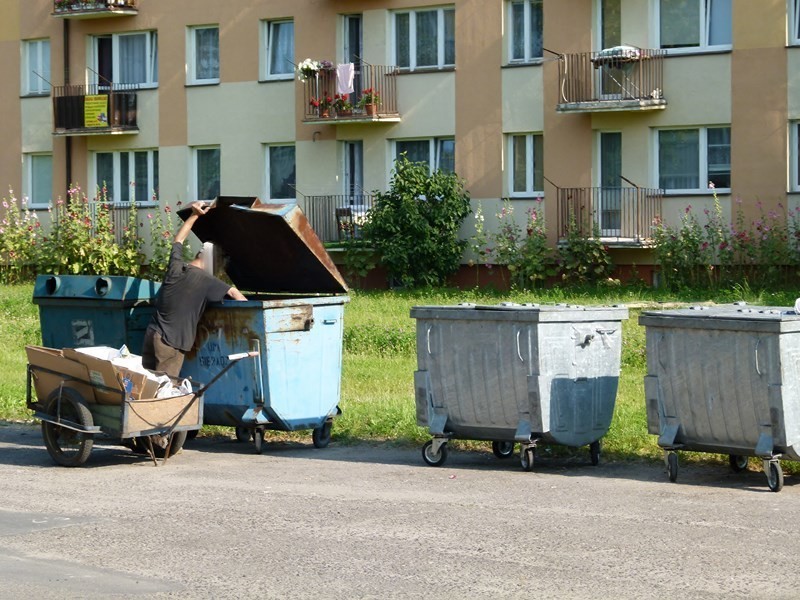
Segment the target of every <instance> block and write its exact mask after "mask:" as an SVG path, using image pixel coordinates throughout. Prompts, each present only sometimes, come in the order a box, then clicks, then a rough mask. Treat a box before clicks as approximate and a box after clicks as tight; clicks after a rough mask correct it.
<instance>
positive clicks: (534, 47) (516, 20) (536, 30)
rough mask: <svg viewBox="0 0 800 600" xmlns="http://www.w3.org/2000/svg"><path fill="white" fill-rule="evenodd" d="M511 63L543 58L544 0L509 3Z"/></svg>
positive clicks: (524, 0)
mask: <svg viewBox="0 0 800 600" xmlns="http://www.w3.org/2000/svg"><path fill="white" fill-rule="evenodd" d="M508 21H509V23H510V25H511V26H510V27H509V33H510V45H511V51H510V52H509V58H510V61H511V62H530V61H532V60H536V59H540V58H542V31H543V26H542V24H543V21H542V0H522V1H514V2H509V19H508Z"/></svg>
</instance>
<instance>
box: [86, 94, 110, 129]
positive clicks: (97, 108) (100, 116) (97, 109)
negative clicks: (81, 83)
mask: <svg viewBox="0 0 800 600" xmlns="http://www.w3.org/2000/svg"><path fill="white" fill-rule="evenodd" d="M83 126H84V127H108V95H106V94H98V95H95V96H85V97H84V101H83Z"/></svg>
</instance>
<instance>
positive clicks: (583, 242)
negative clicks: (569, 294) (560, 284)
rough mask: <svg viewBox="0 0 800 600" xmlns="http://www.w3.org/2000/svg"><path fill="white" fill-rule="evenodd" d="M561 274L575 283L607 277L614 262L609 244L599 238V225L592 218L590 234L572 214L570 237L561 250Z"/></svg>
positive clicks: (566, 279) (569, 226)
mask: <svg viewBox="0 0 800 600" xmlns="http://www.w3.org/2000/svg"><path fill="white" fill-rule="evenodd" d="M558 257H559V263H560V268H561V278H562V279H564V280H565V281H569V282H572V283H579V284H586V283H590V284H591V283H596V282H598V281H601V280H603V279H607V278H608V277H609V276H610V275H611V273H612V271H613V270H614V265H613V263H612V262H611V255H610V254H609V253H608V248H607V247H606V246H605V244H603V242H602V241H601V239H600V227H599V225H598V224H597V221H593V222H592V235H591V236H587V235H586V233H585V232H584V231H583V230H582V229H581V227H580V225H579V224H578V223H577V222H576V221H575V218H574V216H573V215H570V219H569V224H568V226H567V237H566V240H565V241H564V243H563V245H562V246H561V248H559V251H558Z"/></svg>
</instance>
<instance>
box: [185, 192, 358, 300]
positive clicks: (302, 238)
mask: <svg viewBox="0 0 800 600" xmlns="http://www.w3.org/2000/svg"><path fill="white" fill-rule="evenodd" d="M212 206H213V208H212V210H210V211H209V212H208V213H206V214H205V215H204V216H203V217H201V218H200V219H197V221H196V222H195V224H194V227H193V228H192V231H193V232H194V234H195V235H196V236H197V237H198V238H200V240H201V241H203V242H212V243H214V244H216V245H217V246H219V247H220V248H222V250H223V252H224V253H225V254H226V255H227V258H228V261H227V263H226V269H225V270H226V272H227V273H228V276H229V277H230V278H231V281H233V283H234V285H236V287H238V288H240V289H241V290H245V291H252V292H282V293H291V294H317V293H331V294H337V293H343V292H347V284H346V283H345V281H344V278H343V277H342V275H341V274H340V273H339V270H338V269H337V268H336V265H335V264H333V260H331V257H330V255H329V254H328V252H327V251H326V250H325V248H324V247H323V245H322V242H321V241H320V239H319V238H318V237H317V234H316V233H315V232H314V230H313V229H312V228H311V225H310V224H309V222H308V219H306V216H305V215H304V214H303V212H302V211H301V210H300V208H299V207H298V206H297V205H296V204H265V203H263V202H261V200H259V199H258V198H256V197H255V196H219V197H217V198H216V200H214V201H213V204H212ZM191 211H192V209H191V208H190V207H187V208H183V209H181V210H179V211H178V215H179V216H180V217H181V218H182V219H183V220H186V219H187V218H188V217H189V215H190V214H191Z"/></svg>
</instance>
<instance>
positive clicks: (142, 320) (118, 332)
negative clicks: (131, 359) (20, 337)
mask: <svg viewBox="0 0 800 600" xmlns="http://www.w3.org/2000/svg"><path fill="white" fill-rule="evenodd" d="M160 285H161V284H160V283H156V282H153V281H148V280H146V279H137V278H135V277H111V276H96V275H39V276H38V277H37V278H36V283H35V285H34V288H33V302H34V304H37V305H38V306H39V321H40V323H41V326H42V343H43V344H44V345H45V346H48V347H50V348H79V347H85V346H111V347H113V348H119V347H121V346H122V345H123V344H125V345H127V346H128V349H129V350H130V351H131V352H133V353H134V354H141V353H142V342H143V340H144V332H145V330H146V329H147V324H148V323H149V322H150V318H151V317H152V314H153V306H152V304H151V300H152V299H153V297H155V294H156V292H157V291H158V288H159V287H160Z"/></svg>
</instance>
